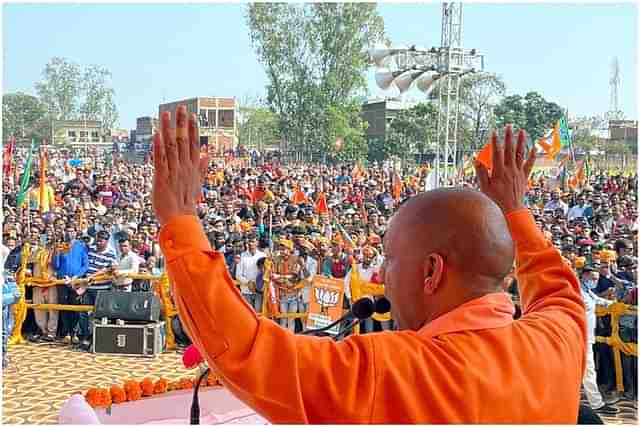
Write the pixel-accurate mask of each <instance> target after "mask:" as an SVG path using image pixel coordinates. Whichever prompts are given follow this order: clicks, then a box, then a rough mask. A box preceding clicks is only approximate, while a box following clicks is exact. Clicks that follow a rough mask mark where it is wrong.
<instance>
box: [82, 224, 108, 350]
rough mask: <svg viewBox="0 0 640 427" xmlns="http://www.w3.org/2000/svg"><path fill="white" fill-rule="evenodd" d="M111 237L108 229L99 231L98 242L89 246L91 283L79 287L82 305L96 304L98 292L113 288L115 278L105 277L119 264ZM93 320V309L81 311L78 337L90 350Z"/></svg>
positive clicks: (84, 347)
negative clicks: (110, 240)
mask: <svg viewBox="0 0 640 427" xmlns="http://www.w3.org/2000/svg"><path fill="white" fill-rule="evenodd" d="M109 237H110V236H109V233H108V232H107V231H105V230H101V231H99V232H98V234H97V235H96V244H95V245H92V246H91V247H90V248H89V253H88V259H89V265H88V268H87V277H88V278H89V279H90V283H89V285H88V286H87V287H86V288H84V287H83V288H79V289H78V294H79V295H80V297H81V302H82V305H89V306H92V305H95V303H96V298H97V296H98V292H100V291H108V290H111V289H112V286H113V280H111V279H109V278H104V277H103V276H108V275H110V274H111V275H112V274H114V273H115V271H116V267H117V265H118V264H117V256H116V253H115V251H113V249H111V247H110V246H109V243H108V242H109ZM92 322H93V311H89V312H86V311H83V312H81V313H80V319H79V322H78V323H79V326H80V330H79V337H78V338H79V339H80V349H81V350H84V351H89V350H90V348H91V337H92V336H93V325H92Z"/></svg>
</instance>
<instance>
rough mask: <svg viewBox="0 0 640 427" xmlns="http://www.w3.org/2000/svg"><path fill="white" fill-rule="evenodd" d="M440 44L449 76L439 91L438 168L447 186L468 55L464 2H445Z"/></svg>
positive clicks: (455, 148)
mask: <svg viewBox="0 0 640 427" xmlns="http://www.w3.org/2000/svg"><path fill="white" fill-rule="evenodd" d="M440 46H441V47H440V55H439V57H440V60H441V63H440V64H439V67H438V68H439V69H441V70H443V71H444V72H446V73H447V77H446V78H445V79H443V81H441V82H440V90H439V91H438V93H439V95H438V103H439V105H440V106H441V114H439V115H438V132H437V135H438V140H437V145H436V164H435V172H436V176H437V177H438V186H440V185H444V186H447V185H448V180H449V177H450V169H451V166H454V167H455V165H457V158H456V157H457V152H458V115H459V111H460V102H459V95H460V77H461V74H462V72H463V65H464V57H465V53H464V51H463V49H462V3H459V2H455V3H443V4H442V35H441V44H440ZM441 150H442V151H441ZM441 155H442V158H441Z"/></svg>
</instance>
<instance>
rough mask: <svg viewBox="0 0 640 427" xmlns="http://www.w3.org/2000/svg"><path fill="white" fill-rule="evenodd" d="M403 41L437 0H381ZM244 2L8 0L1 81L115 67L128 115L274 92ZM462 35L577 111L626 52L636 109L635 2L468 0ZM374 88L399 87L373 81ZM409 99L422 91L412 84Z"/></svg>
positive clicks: (605, 87) (499, 68)
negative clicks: (54, 66)
mask: <svg viewBox="0 0 640 427" xmlns="http://www.w3.org/2000/svg"><path fill="white" fill-rule="evenodd" d="M378 7H379V11H380V14H381V15H382V17H383V18H384V22H385V32H386V35H387V37H388V38H389V39H390V40H391V41H392V42H393V44H396V45H412V44H415V45H418V46H424V47H431V46H439V44H440V32H441V23H440V21H441V13H442V6H441V4H440V3H427V4H423V3H420V4H417V3H411V4H406V3H405V4H402V3H395V4H393V3H381V4H379V6H378ZM245 11H246V5H244V4H237V3H236V4H149V3H146V4H122V3H112V4H78V3H76V4H55V3H49V4H4V5H3V17H2V19H3V30H2V36H3V41H2V44H3V69H2V72H3V81H2V85H3V86H2V91H3V93H10V92H16V91H22V92H26V93H30V94H34V95H35V88H34V85H35V83H36V82H37V81H39V80H40V79H41V78H42V71H43V69H44V67H45V65H46V63H47V62H48V61H49V60H50V58H52V57H54V56H60V57H64V58H67V59H69V60H71V61H73V62H76V63H77V64H80V65H83V66H84V65H90V64H98V65H102V66H105V67H106V68H108V69H109V70H110V71H111V72H112V86H113V88H114V89H115V93H116V104H117V108H118V112H119V116H120V120H119V123H118V125H119V127H123V128H127V129H132V128H135V124H136V118H137V117H141V116H147V115H152V116H157V111H158V104H159V103H162V102H164V101H166V102H170V101H176V100H179V99H185V98H189V97H194V96H236V97H238V98H241V99H242V98H247V97H249V98H256V97H263V96H264V95H265V86H266V84H267V79H266V76H265V73H264V70H263V67H262V65H261V64H260V63H259V62H258V60H257V57H256V54H255V52H254V50H253V48H252V46H251V43H250V39H249V34H248V28H247V25H246V22H245V18H244V15H245ZM463 21H464V30H463V43H464V47H465V48H469V49H470V48H476V49H477V50H478V51H479V52H480V53H482V54H484V55H485V71H489V72H493V73H496V74H498V75H500V76H501V77H502V78H503V79H504V81H505V83H506V85H507V93H508V94H520V95H524V94H525V93H527V92H529V91H537V92H539V93H541V94H542V96H544V97H545V98H546V99H548V100H550V101H554V102H556V103H558V104H560V105H561V106H562V107H564V108H567V109H568V110H569V114H570V116H583V115H588V116H590V115H598V114H603V113H604V112H605V111H607V110H608V109H609V93H610V86H609V78H610V74H611V61H612V59H613V57H614V56H617V57H618V61H619V64H620V79H621V86H620V91H619V106H620V108H621V110H623V112H624V113H625V116H626V118H629V119H634V120H637V98H636V95H637V72H638V70H637V62H638V61H637V55H638V51H637V40H638V35H637V31H638V29H637V23H638V17H637V6H636V5H635V4H633V3H619V4H615V3H601V4H593V3H584V4H580V3H557V4H555V3H539V4H536V3H520V4H508V3H502V4H500V3H470V4H465V5H464V7H463ZM374 72H375V70H374V69H373V68H372V69H371V70H369V72H368V73H367V76H368V81H369V94H370V96H371V97H382V96H385V95H386V96H393V95H396V93H394V92H393V91H392V90H390V91H386V92H383V91H382V90H380V89H378V88H377V87H376V85H375V82H374V79H373V76H374ZM407 97H408V98H409V99H415V100H420V99H421V94H420V92H418V91H417V89H412V90H411V91H410V92H409V94H408V95H407Z"/></svg>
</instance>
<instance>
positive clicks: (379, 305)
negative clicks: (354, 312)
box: [335, 297, 391, 340]
mask: <svg viewBox="0 0 640 427" xmlns="http://www.w3.org/2000/svg"><path fill="white" fill-rule="evenodd" d="M375 301H376V302H375V303H374V311H375V313H377V314H385V313H388V312H390V311H391V302H390V301H389V300H388V299H387V298H385V297H380V298H377V299H376V300H375ZM372 315H373V313H371V314H369V316H367V317H365V318H357V319H356V320H355V321H353V322H351V323H350V324H349V325H347V327H346V328H344V329H343V330H342V331H340V333H339V334H338V335H336V336H335V339H336V340H339V339H342V338H344V337H345V336H346V335H347V334H348V333H349V332H351V331H352V330H353V328H355V327H356V326H357V325H359V324H360V322H361V321H363V320H364V319H366V318H368V317H370V316H372Z"/></svg>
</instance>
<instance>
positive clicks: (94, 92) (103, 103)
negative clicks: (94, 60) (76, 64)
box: [80, 65, 118, 129]
mask: <svg viewBox="0 0 640 427" xmlns="http://www.w3.org/2000/svg"><path fill="white" fill-rule="evenodd" d="M110 78H111V72H110V71H109V70H107V69H106V68H104V67H100V66H98V65H90V66H89V67H87V68H86V69H85V70H84V75H83V79H82V92H83V94H84V102H83V103H82V105H81V107H80V113H81V115H83V116H84V117H85V118H86V119H87V120H100V121H101V122H102V126H103V127H104V128H106V129H110V128H112V127H113V126H114V125H115V124H116V122H117V121H118V111H117V109H116V107H115V102H114V100H113V97H114V96H115V91H114V90H113V88H110V87H109V86H108V80H109V79H110Z"/></svg>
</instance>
